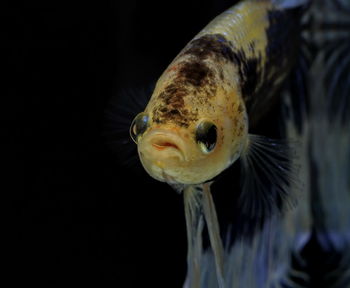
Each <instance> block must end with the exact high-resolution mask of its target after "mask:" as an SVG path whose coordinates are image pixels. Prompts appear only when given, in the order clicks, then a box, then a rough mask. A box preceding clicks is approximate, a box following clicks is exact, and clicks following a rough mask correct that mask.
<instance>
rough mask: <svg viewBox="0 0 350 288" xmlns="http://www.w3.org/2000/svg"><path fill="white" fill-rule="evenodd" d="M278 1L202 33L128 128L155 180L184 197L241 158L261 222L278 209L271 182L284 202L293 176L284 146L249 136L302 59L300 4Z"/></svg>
mask: <svg viewBox="0 0 350 288" xmlns="http://www.w3.org/2000/svg"><path fill="white" fill-rule="evenodd" d="M279 2H280V1H271V0H247V1H241V2H240V3H238V4H236V5H234V6H233V7H232V8H230V9H228V10H227V11H225V12H224V13H222V14H221V15H219V16H218V17H216V18H215V19H214V20H213V21H211V22H210V23H209V24H208V25H207V26H206V27H205V28H204V29H203V30H202V31H200V32H199V33H198V34H197V35H196V36H195V37H194V38H193V40H191V41H190V42H189V43H188V44H187V45H186V46H185V48H184V49H183V50H182V51H181V52H180V53H179V55H178V56H177V57H176V58H175V59H174V60H173V61H172V62H171V64H170V65H169V66H168V67H167V68H166V70H165V71H164V73H163V74H162V75H161V76H160V78H159V80H158V81H157V83H156V86H155V89H154V91H153V93H152V96H151V98H150V100H149V102H148V104H147V106H146V108H145V109H144V111H143V112H141V113H139V114H138V115H137V116H136V117H135V119H134V120H133V122H132V124H131V127H130V135H131V137H132V139H133V140H134V142H135V143H136V144H137V150H138V155H139V158H140V161H141V163H142V165H143V167H144V169H145V170H146V171H147V173H148V174H149V175H150V176H151V177H153V178H155V179H156V180H158V181H162V182H167V183H168V184H170V185H171V186H172V187H174V188H175V189H176V190H179V191H182V190H184V188H185V187H186V186H188V185H200V184H203V183H207V182H211V181H212V180H213V179H215V177H217V176H218V175H220V174H221V173H222V172H223V171H224V170H226V169H227V168H228V167H230V166H231V165H232V164H233V163H235V162H236V161H237V160H238V159H239V160H241V162H242V166H243V169H244V170H245V172H243V173H242V174H244V175H246V176H247V177H246V178H247V180H246V181H245V185H246V188H245V189H243V190H245V191H246V192H247V193H248V194H250V195H251V193H252V192H249V191H252V190H256V191H259V193H258V192H256V193H254V192H253V193H254V197H255V198H256V199H255V201H252V202H254V203H256V204H252V203H251V204H249V203H245V205H246V206H247V207H246V208H245V210H252V211H253V213H256V214H261V215H262V214H264V213H267V212H268V211H269V210H272V209H273V206H275V205H274V204H268V203H269V202H273V201H274V200H273V199H272V197H269V193H270V192H269V191H266V190H265V189H264V188H263V187H264V186H266V185H265V184H264V183H265V182H270V183H273V185H274V187H275V190H276V191H277V192H276V194H278V195H280V196H281V197H282V198H283V197H284V196H286V195H287V194H288V192H287V191H286V189H285V185H284V184H285V183H284V182H286V181H285V179H286V178H287V180H288V181H289V180H290V179H291V178H292V174H293V173H292V167H290V166H289V164H288V157H289V155H288V151H289V149H288V143H286V142H287V141H283V140H282V141H278V140H273V139H269V138H267V137H264V136H260V135H254V134H251V133H249V130H250V126H251V125H255V123H258V122H260V121H263V120H261V119H263V116H264V115H266V114H267V113H268V112H269V110H270V109H271V107H273V106H274V104H275V102H276V99H277V98H278V93H277V92H278V91H279V90H280V88H281V86H282V84H283V82H284V80H285V79H286V78H287V76H288V74H289V72H290V71H291V69H292V67H293V65H294V63H295V61H296V58H297V54H298V46H299V42H300V41H299V36H300V33H299V28H300V27H299V26H300V25H299V20H300V14H301V13H300V10H301V9H300V7H303V5H301V4H300V3H299V2H300V1H297V2H298V4H297V6H296V7H292V8H291V7H290V3H289V6H288V5H287V7H288V9H285V8H283V6H282V5H281V4H279ZM293 2H295V1H293ZM304 2H305V1H304ZM304 4H305V3H304ZM257 170H259V172H262V173H263V174H264V177H260V178H261V179H260V178H259V175H258V173H257ZM262 178H263V179H262ZM288 181H287V182H288ZM259 182H261V185H260V184H259ZM252 185H253V186H252ZM267 186H268V185H267ZM252 188H255V189H252ZM243 194H245V193H243ZM251 196H252V195H251ZM246 198H248V199H249V197H246ZM276 201H277V200H276ZM257 203H258V204H257ZM251 205H253V206H251Z"/></svg>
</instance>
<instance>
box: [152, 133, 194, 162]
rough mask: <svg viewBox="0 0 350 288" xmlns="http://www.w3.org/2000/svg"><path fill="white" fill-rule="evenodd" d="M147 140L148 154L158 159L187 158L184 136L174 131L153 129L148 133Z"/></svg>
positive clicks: (183, 159) (182, 159) (181, 159)
mask: <svg viewBox="0 0 350 288" xmlns="http://www.w3.org/2000/svg"><path fill="white" fill-rule="evenodd" d="M146 138H147V140H146V139H145V140H146V141H145V142H146V143H145V144H146V146H147V150H148V151H147V152H148V155H150V156H151V155H152V158H154V159H157V160H165V159H178V160H180V161H185V160H186V158H187V157H186V153H185V151H186V149H185V147H186V146H185V143H184V141H183V139H182V137H181V136H180V135H179V134H178V133H176V132H173V131H168V130H163V129H162V130H160V129H156V130H152V131H150V132H149V134H148V135H147V137H146Z"/></svg>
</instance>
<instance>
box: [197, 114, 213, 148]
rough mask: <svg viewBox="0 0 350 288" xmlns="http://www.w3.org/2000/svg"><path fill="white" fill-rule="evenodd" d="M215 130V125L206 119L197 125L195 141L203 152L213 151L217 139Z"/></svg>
mask: <svg viewBox="0 0 350 288" xmlns="http://www.w3.org/2000/svg"><path fill="white" fill-rule="evenodd" d="M216 130H217V129H216V126H215V125H214V124H213V123H211V122H208V121H203V122H201V123H200V124H199V125H198V126H197V130H196V142H197V143H198V145H199V148H200V149H201V150H202V152H203V153H205V154H207V153H210V152H211V151H213V149H214V147H215V145H216V139H217V133H216Z"/></svg>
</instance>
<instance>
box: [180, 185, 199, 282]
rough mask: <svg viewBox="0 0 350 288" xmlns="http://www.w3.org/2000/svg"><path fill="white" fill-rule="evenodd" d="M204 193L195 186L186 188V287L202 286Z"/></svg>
mask: <svg viewBox="0 0 350 288" xmlns="http://www.w3.org/2000/svg"><path fill="white" fill-rule="evenodd" d="M201 202H202V193H201V190H200V189H197V188H196V187H195V186H192V185H191V186H186V187H185V189H184V204H185V216H186V228H187V245H188V248H187V249H188V251H187V265H188V268H187V280H186V284H185V287H191V288H200V287H201V286H200V276H201V270H200V267H201V255H202V231H203V226H204V221H203V214H202V203H201Z"/></svg>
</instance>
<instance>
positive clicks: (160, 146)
mask: <svg viewBox="0 0 350 288" xmlns="http://www.w3.org/2000/svg"><path fill="white" fill-rule="evenodd" d="M152 146H153V147H154V148H155V149H157V150H159V151H162V150H164V149H166V148H169V147H171V148H173V149H177V150H179V147H178V146H177V145H176V144H175V143H172V142H169V141H162V140H161V141H156V142H154V143H152Z"/></svg>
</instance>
